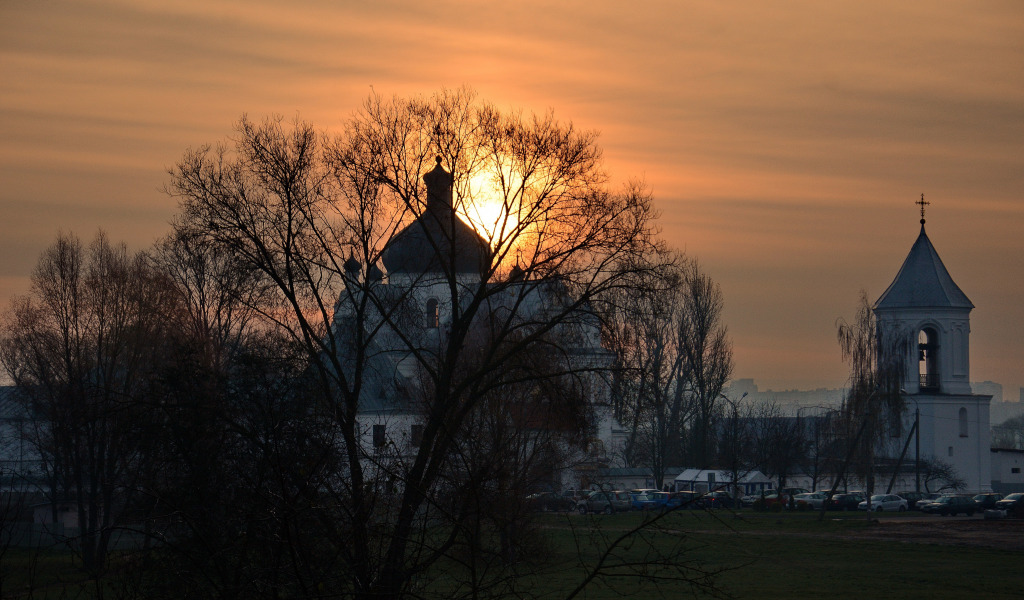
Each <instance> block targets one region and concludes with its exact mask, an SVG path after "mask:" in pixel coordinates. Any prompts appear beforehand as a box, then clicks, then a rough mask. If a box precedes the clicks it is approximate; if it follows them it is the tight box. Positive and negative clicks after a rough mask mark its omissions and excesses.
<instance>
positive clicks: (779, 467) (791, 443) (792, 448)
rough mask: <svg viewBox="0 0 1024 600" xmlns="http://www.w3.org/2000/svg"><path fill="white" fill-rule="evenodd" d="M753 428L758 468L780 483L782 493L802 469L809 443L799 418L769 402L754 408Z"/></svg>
mask: <svg viewBox="0 0 1024 600" xmlns="http://www.w3.org/2000/svg"><path fill="white" fill-rule="evenodd" d="M751 415H752V416H751V427H752V429H753V432H752V438H753V447H754V448H755V449H756V456H757V457H758V462H757V466H758V468H760V469H761V471H763V472H764V474H765V475H768V476H769V477H775V478H776V479H777V480H778V487H779V489H781V488H784V487H786V479H787V478H788V477H789V475H790V474H792V472H793V470H794V469H795V468H796V467H797V466H798V465H799V463H800V461H801V460H802V459H803V457H804V454H805V451H806V446H807V444H806V439H805V438H804V435H803V430H802V428H801V426H800V424H799V423H798V422H797V419H796V418H795V417H790V416H788V415H786V414H784V413H783V411H782V409H781V408H780V407H779V405H778V404H775V403H774V402H765V403H761V404H758V405H755V406H754V407H752V410H751Z"/></svg>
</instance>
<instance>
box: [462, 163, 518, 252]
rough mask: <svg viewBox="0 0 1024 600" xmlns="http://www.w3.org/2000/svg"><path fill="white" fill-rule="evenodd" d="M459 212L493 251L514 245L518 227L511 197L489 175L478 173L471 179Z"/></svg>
mask: <svg viewBox="0 0 1024 600" xmlns="http://www.w3.org/2000/svg"><path fill="white" fill-rule="evenodd" d="M466 187H467V190H466V193H465V194H464V195H463V200H462V202H461V207H460V212H461V213H462V216H463V217H464V218H465V219H466V220H467V221H469V224H470V225H472V226H473V229H476V231H477V233H479V234H480V236H481V237H483V238H484V239H485V240H487V241H488V243H490V244H491V246H492V247H501V246H506V245H508V244H510V243H513V242H514V241H515V239H514V238H515V237H516V229H517V227H518V225H519V221H518V219H516V216H515V214H514V212H515V211H514V210H513V207H512V204H513V203H512V201H511V200H510V195H509V194H506V193H504V192H503V191H502V190H501V189H500V186H499V185H497V184H495V182H494V178H493V177H492V176H491V175H490V173H477V174H474V175H472V176H470V177H469V180H468V182H467V186H466Z"/></svg>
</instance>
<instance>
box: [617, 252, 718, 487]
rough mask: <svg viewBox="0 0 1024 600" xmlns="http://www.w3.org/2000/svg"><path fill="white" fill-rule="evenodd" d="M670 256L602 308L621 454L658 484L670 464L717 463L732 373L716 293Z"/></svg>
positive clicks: (688, 264) (684, 261) (695, 269)
mask: <svg viewBox="0 0 1024 600" xmlns="http://www.w3.org/2000/svg"><path fill="white" fill-rule="evenodd" d="M668 256H669V257H670V258H671V260H669V261H667V262H666V261H659V262H661V263H662V267H661V268H660V269H659V270H658V271H655V272H652V273H646V274H645V277H644V279H643V280H638V281H635V282H634V284H633V285H632V286H630V287H629V288H628V289H624V290H623V291H622V293H621V294H618V295H614V296H610V297H607V298H605V304H604V309H603V310H604V313H605V339H606V340H608V342H609V345H610V347H611V348H612V349H614V350H615V352H616V355H617V357H618V371H617V377H616V386H615V391H614V397H615V399H616V400H615V403H616V410H617V415H618V416H619V418H620V419H621V420H622V421H623V422H624V423H625V424H626V425H627V426H628V427H629V430H630V441H629V444H628V447H627V456H628V457H629V459H630V460H631V462H632V463H633V464H647V465H650V466H651V468H652V470H653V475H654V480H655V483H656V485H657V486H658V487H661V482H662V481H663V479H664V473H665V469H666V468H667V467H668V466H670V465H673V464H674V465H681V464H682V463H683V462H684V461H690V464H695V465H699V466H702V467H703V466H708V465H709V463H710V461H712V460H713V459H714V458H715V454H714V445H715V444H714V443H713V441H714V440H713V439H712V438H713V436H712V435H711V429H712V427H713V420H714V419H715V417H716V415H717V411H716V407H717V406H718V405H719V397H720V395H721V392H722V389H723V387H724V385H725V383H726V382H727V381H728V379H729V376H730V374H731V373H732V348H731V344H730V342H729V340H728V337H727V332H726V328H725V326H724V324H722V322H721V310H722V294H721V290H720V289H719V287H718V286H717V284H715V283H714V282H713V281H712V280H711V278H710V277H709V276H708V275H707V274H706V273H704V272H703V271H701V269H700V267H699V265H698V264H697V262H696V261H695V260H693V259H689V258H686V257H684V256H682V255H679V254H669V255H668ZM687 441H689V443H687Z"/></svg>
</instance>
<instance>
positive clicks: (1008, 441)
mask: <svg viewBox="0 0 1024 600" xmlns="http://www.w3.org/2000/svg"><path fill="white" fill-rule="evenodd" d="M992 447H993V448H1015V449H1018V450H1020V449H1024V415H1020V416H1016V417H1011V418H1009V419H1007V420H1005V421H1003V422H1002V423H1000V424H999V425H994V426H992Z"/></svg>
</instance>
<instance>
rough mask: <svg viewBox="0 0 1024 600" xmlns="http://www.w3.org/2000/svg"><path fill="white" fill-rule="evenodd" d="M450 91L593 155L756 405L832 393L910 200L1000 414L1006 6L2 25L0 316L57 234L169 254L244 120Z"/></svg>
mask: <svg viewBox="0 0 1024 600" xmlns="http://www.w3.org/2000/svg"><path fill="white" fill-rule="evenodd" d="M286 4H287V6H288V8H286V9H285V8H280V7H279V6H285V5H286ZM486 4H493V6H482V5H486ZM552 4H555V5H557V7H555V8H552V7H551V6H550V5H552ZM894 5H895V6H894ZM627 6H628V8H627ZM463 84H467V85H470V86H472V87H473V88H475V89H476V90H477V91H478V92H479V94H480V96H482V97H483V98H485V99H488V100H491V101H493V102H495V103H496V104H498V105H499V106H501V107H508V108H522V109H525V110H528V111H538V112H543V111H545V110H547V109H548V108H553V109H554V110H555V112H556V115H557V116H558V117H560V118H561V119H566V120H572V121H574V122H575V123H576V124H577V125H578V126H581V127H584V128H590V129H597V130H599V131H600V132H601V143H602V145H603V147H604V149H605V158H606V162H607V167H608V170H609V171H610V172H611V174H612V176H613V177H614V178H615V179H616V180H619V181H623V180H626V179H628V178H631V177H642V178H644V179H645V180H646V181H647V182H648V184H649V185H650V186H651V187H652V188H653V191H654V193H655V195H656V197H657V198H658V202H659V206H660V208H661V211H662V218H661V223H660V224H661V227H662V230H663V234H664V236H665V237H666V238H667V239H668V240H669V242H670V243H671V244H673V245H675V246H677V247H679V248H682V249H685V250H686V251H687V252H688V253H690V254H691V255H694V256H697V257H698V258H699V259H700V260H701V261H702V263H703V265H704V267H705V269H706V270H707V271H708V272H709V273H710V274H711V275H712V276H713V277H715V278H716V279H717V280H718V281H719V282H720V283H721V284H722V287H723V290H724V292H725V298H726V320H727V323H728V325H729V327H730V331H731V334H732V338H733V341H734V344H735V354H736V371H735V375H736V377H753V378H755V379H756V380H757V382H758V383H759V384H760V385H761V387H762V389H764V388H768V387H771V388H774V389H781V388H793V387H799V388H811V387H817V386H829V387H838V386H840V385H842V384H843V383H844V379H845V372H846V368H845V366H844V365H843V363H842V362H841V360H840V356H839V351H838V347H837V345H836V342H835V320H836V318H837V317H840V316H847V317H849V316H852V314H853V312H854V310H855V308H856V302H857V297H858V294H859V291H860V290H861V289H864V290H866V291H867V293H868V295H869V297H870V298H871V299H872V300H874V299H876V298H877V297H878V296H879V295H880V294H881V292H882V291H883V290H884V289H885V287H886V286H887V285H888V284H889V282H890V281H891V280H892V278H893V277H894V276H895V275H896V272H897V270H898V269H899V266H900V264H901V263H902V260H903V258H904V256H905V255H906V253H907V251H908V250H909V249H910V246H911V244H912V243H913V241H914V239H915V238H916V236H917V232H918V222H917V221H918V213H917V207H916V206H915V205H914V202H915V201H916V200H917V199H918V197H919V196H920V194H921V193H922V192H923V193H924V194H925V195H926V198H927V199H928V200H929V201H930V202H932V205H931V206H930V207H929V212H928V233H929V236H930V237H931V240H932V242H933V243H934V245H935V246H936V248H937V250H938V252H939V254H940V256H941V257H942V259H943V261H944V262H945V264H946V266H947V268H948V269H949V271H950V273H951V274H952V276H953V278H954V279H955V280H956V281H957V283H958V284H959V285H960V287H961V288H962V289H963V290H964V292H965V293H966V294H967V295H968V297H969V298H970V299H971V300H972V301H973V302H974V304H975V306H976V309H975V311H974V313H973V314H972V338H971V340H972V365H971V367H972V380H974V381H982V380H986V379H990V380H994V381H998V382H1000V383H1002V384H1003V385H1004V397H1005V398H1006V399H1012V400H1015V399H1018V397H1019V394H1020V392H1019V391H1018V389H1019V387H1020V386H1021V384H1024V341H1022V340H1024V243H1022V241H1021V240H1022V231H1024V198H1022V196H1021V195H1022V193H1024V3H1021V2H1019V0H1005V1H985V0H969V1H952V0H930V1H927V2H924V1H922V2H915V1H907V2H900V3H892V2H882V1H873V0H860V1H858V2H830V3H823V2H818V1H810V0H808V1H781V0H778V1H773V2H764V1H761V0H750V1H734V2H720V1H712V0H709V1H687V0H677V1H667V0H666V1H652V2H643V1H641V2H634V3H623V2H621V1H617V0H616V1H612V0H607V1H604V0H586V1H582V0H581V1H571V2H536V1H533V0H520V1H517V2H506V3H500V4H499V3H483V2H470V1H463V2H457V1H443V0H440V1H430V2H417V3H412V2H403V1H390V2H388V1H385V2H378V1H375V2H366V1H360V2H337V1H329V0H322V1H318V2H301V1H299V2H289V3H279V2H260V1H256V0H244V1H243V0H238V1H222V0H202V1H199V0H195V1H192V0H188V1H179V2H174V1H171V2H168V1H166V0H164V1H160V2H156V1H145V0H121V1H117V0H108V1H89V0H78V1H74V2H72V1H66V2H60V1H52V2H34V1H28V0H0V209H2V218H0V299H6V298H8V297H10V296H11V295H12V294H16V293H24V292H25V291H26V290H27V285H28V279H27V277H28V273H29V272H30V271H31V269H32V267H33V265H34V264H35V262H36V259H37V257H38V255H39V252H40V251H41V250H42V249H43V248H44V247H45V246H47V245H48V244H50V243H51V242H52V240H53V238H54V236H55V234H56V233H57V231H58V230H65V231H74V232H76V233H78V234H79V235H80V236H81V237H83V238H87V239H88V238H91V237H92V236H93V234H94V233H95V231H96V230H97V229H98V228H100V227H102V228H104V229H105V230H107V232H108V233H109V235H110V237H111V239H114V240H125V241H127V242H129V244H131V245H132V246H134V247H137V248H142V247H145V246H147V245H149V244H150V243H151V242H152V241H153V240H154V239H156V238H157V237H158V236H160V235H161V234H163V233H164V232H166V231H167V222H168V220H169V219H170V218H171V216H172V215H173V213H174V212H175V206H174V201H173V200H172V199H170V198H168V197H167V196H165V195H163V194H162V193H161V192H160V188H161V186H162V185H163V184H164V183H165V182H166V181H167V176H166V169H167V168H168V167H169V166H171V165H172V164H173V163H174V162H175V161H176V160H177V159H178V158H179V157H180V156H181V154H182V152H183V151H184V150H185V149H186V148H187V147H188V146H193V145H199V144H202V143H205V142H213V141H217V140H220V139H222V138H224V137H225V136H226V135H228V134H229V133H230V131H231V125H232V123H233V122H234V121H236V120H237V119H238V117H239V116H240V115H241V114H242V113H248V114H249V115H250V116H251V117H254V118H257V117H262V116H263V115H267V114H270V113H280V114H283V115H285V116H288V117H291V116H293V115H296V114H298V115H299V116H300V117H302V118H303V119H306V120H311V121H313V122H314V123H315V124H316V125H317V126H319V127H321V128H327V129H330V128H336V127H337V126H338V125H339V124H340V123H341V122H342V121H343V120H344V119H345V117H346V116H347V115H348V114H349V113H350V112H351V111H352V110H353V109H354V108H355V107H356V106H357V105H358V104H359V103H360V102H361V101H362V100H363V99H364V98H365V97H366V96H367V95H368V94H369V92H370V89H371V86H372V88H373V89H374V90H376V91H377V92H380V93H383V94H388V95H390V94H400V95H409V94H429V93H431V92H433V91H435V90H437V89H439V88H440V87H442V86H448V87H456V86H460V85H463Z"/></svg>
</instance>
